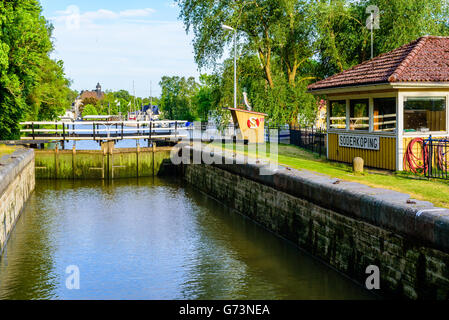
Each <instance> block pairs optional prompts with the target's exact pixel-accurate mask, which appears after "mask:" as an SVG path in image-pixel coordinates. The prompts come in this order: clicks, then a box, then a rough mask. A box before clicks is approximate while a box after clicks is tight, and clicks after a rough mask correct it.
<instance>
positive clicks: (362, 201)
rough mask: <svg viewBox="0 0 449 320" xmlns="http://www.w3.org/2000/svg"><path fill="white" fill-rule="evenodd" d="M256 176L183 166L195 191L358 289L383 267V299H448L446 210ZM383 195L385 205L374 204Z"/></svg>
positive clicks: (368, 192)
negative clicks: (338, 273)
mask: <svg viewBox="0 0 449 320" xmlns="http://www.w3.org/2000/svg"><path fill="white" fill-rule="evenodd" d="M223 163H225V162H223ZM259 169H260V168H258V166H257V165H249V164H247V165H224V164H222V165H184V166H183V168H182V171H183V175H184V179H185V180H186V181H188V182H189V183H190V184H192V185H193V186H195V187H197V188H198V189H200V190H202V191H204V192H205V193H207V194H209V195H211V196H212V197H214V198H216V199H217V200H219V201H220V202H222V203H224V204H226V205H227V206H229V207H230V208H233V209H235V210H236V211H237V212H239V213H240V214H243V215H245V216H247V217H249V218H251V219H252V220H254V221H256V222H258V223H260V224H261V225H262V226H263V227H265V228H266V229H268V230H270V231H272V232H274V233H275V234H277V235H279V236H281V237H283V238H286V239H288V240H290V241H291V242H293V243H294V244H296V245H297V246H299V247H300V248H302V249H305V250H306V251H308V252H310V253H311V254H312V255H314V256H316V257H317V258H319V259H320V260H322V261H323V262H325V263H327V264H329V265H330V266H332V267H334V268H335V269H337V270H339V271H341V272H343V273H344V274H346V275H348V276H349V277H351V278H352V279H354V280H356V281H357V282H359V283H360V284H361V285H365V280H366V278H367V277H368V275H367V274H366V273H365V272H366V268H367V266H369V265H376V266H378V267H379V269H380V281H381V283H380V293H381V294H382V295H384V296H386V297H393V298H403V297H405V298H409V299H448V298H449V254H448V252H449V250H448V249H447V246H446V244H447V243H446V242H445V241H446V240H445V238H444V232H443V231H442V230H444V229H445V228H447V225H446V224H445V223H444V222H445V221H444V220H441V219H444V218H445V217H446V215H447V214H448V211H447V210H444V209H441V208H434V207H433V206H431V204H429V203H426V202H420V201H416V202H414V201H413V202H411V203H414V204H408V202H410V201H408V202H407V201H406V199H409V197H404V195H402V196H400V195H401V194H399V193H397V192H391V191H390V192H386V191H385V190H381V189H380V190H378V191H377V192H376V190H377V189H374V188H368V187H366V186H361V185H359V184H352V183H345V182H339V183H335V181H336V180H335V179H331V178H328V177H323V176H321V175H315V174H313V173H310V172H305V171H304V172H299V171H296V170H286V169H285V168H281V169H279V170H276V172H273V175H271V176H260V175H258V170H259ZM367 188H368V189H367ZM379 195H382V196H381V198H382V201H380V200H379V201H373V199H372V198H371V197H376V196H379ZM351 196H352V199H353V201H351ZM358 213H363V214H364V215H365V216H364V217H361V216H358ZM410 215H412V216H413V217H414V220H412V222H413V225H411V223H410V219H411V218H410ZM432 215H435V216H436V217H434V216H432ZM417 216H418V217H417ZM401 219H402V220H401ZM438 219H440V220H438ZM446 230H448V229H446Z"/></svg>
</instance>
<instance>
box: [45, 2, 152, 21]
mask: <svg viewBox="0 0 449 320" xmlns="http://www.w3.org/2000/svg"><path fill="white" fill-rule="evenodd" d="M154 12H156V10H154V9H152V8H144V9H127V10H123V11H120V12H114V11H111V10H107V9H99V10H97V11H87V12H84V13H82V14H81V13H80V10H79V8H78V7H77V6H74V5H71V6H68V7H67V9H66V10H64V11H56V14H57V16H56V17H52V18H51V20H52V21H56V22H66V23H67V21H69V20H70V21H73V20H74V19H78V20H79V22H80V23H92V22H94V21H95V20H102V19H107V20H114V19H119V18H137V17H138V18H142V17H148V16H149V15H151V14H152V13H154Z"/></svg>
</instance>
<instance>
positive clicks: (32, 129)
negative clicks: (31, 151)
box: [31, 122, 36, 140]
mask: <svg viewBox="0 0 449 320" xmlns="http://www.w3.org/2000/svg"><path fill="white" fill-rule="evenodd" d="M31 134H32V136H33V140H36V138H35V135H34V122H33V123H31Z"/></svg>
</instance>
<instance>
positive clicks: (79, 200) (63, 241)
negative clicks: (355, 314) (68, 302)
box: [0, 178, 374, 299]
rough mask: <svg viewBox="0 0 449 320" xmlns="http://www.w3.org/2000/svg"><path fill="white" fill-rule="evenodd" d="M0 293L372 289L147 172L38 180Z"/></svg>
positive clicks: (252, 295)
mask: <svg viewBox="0 0 449 320" xmlns="http://www.w3.org/2000/svg"><path fill="white" fill-rule="evenodd" d="M69 266H72V269H70V268H68V267H69ZM73 266H75V268H77V269H78V270H79V289H70V288H72V287H73V285H74V284H75V286H76V281H75V282H72V281H68V280H67V279H69V280H73V279H74V278H73V277H74V276H76V272H74V270H76V269H73V268H74V267H73ZM67 272H68V273H67ZM67 282H68V284H69V286H68V287H67ZM0 298H1V299H372V298H374V296H373V295H372V294H371V293H370V292H368V291H367V290H365V289H363V288H362V287H360V286H358V285H356V284H355V283H353V282H352V281H350V280H348V279H347V278H345V277H344V276H342V275H341V274H339V273H337V272H335V271H334V270H332V269H330V268H329V267H327V266H325V265H323V264H322V263H320V262H318V261H316V260H315V259H313V258H311V257H310V256H308V255H306V254H304V253H302V252H301V251H299V250H298V249H297V248H296V247H294V246H293V245H291V244H290V243H288V242H287V241H285V240H282V239H280V238H277V237H276V236H274V235H273V234H271V233H269V232H268V231H266V230H264V229H263V228H261V227H260V226H258V225H257V224H255V223H253V222H252V221H250V220H248V219H245V218H244V217H242V216H240V215H238V214H236V213H235V212H233V211H231V210H229V209H227V208H226V207H224V206H223V205H222V204H220V203H219V202H217V201H215V200H214V199H212V198H210V197H208V196H206V195H204V194H203V193H200V192H198V191H197V190H195V189H193V188H191V187H189V186H186V185H184V184H183V182H181V181H179V180H178V179H175V178H169V179H167V178H164V179H159V178H149V179H139V180H136V179H133V180H116V181H113V182H104V181H90V182H89V181H61V180H58V181H56V180H52V181H37V185H36V190H35V192H34V193H33V194H32V196H31V198H30V200H29V201H28V203H27V205H26V208H25V210H24V212H23V213H22V216H21V217H20V219H19V220H18V222H17V225H16V227H15V229H14V231H13V232H12V234H11V237H10V239H9V241H8V244H7V247H6V253H4V254H3V256H2V258H1V262H0Z"/></svg>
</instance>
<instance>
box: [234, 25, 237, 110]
mask: <svg viewBox="0 0 449 320" xmlns="http://www.w3.org/2000/svg"><path fill="white" fill-rule="evenodd" d="M234 108H237V30H236V29H234Z"/></svg>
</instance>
